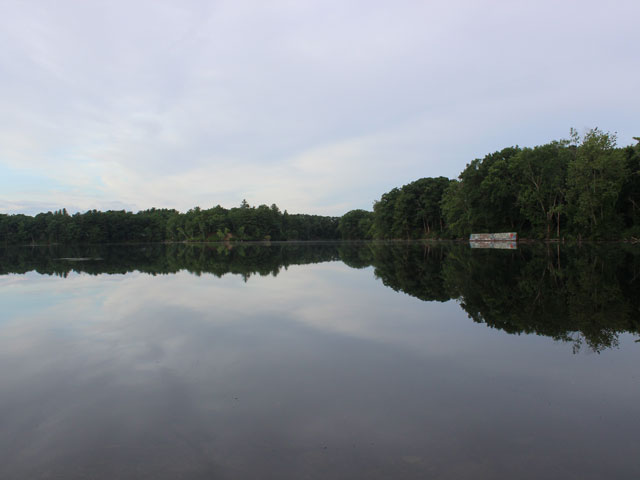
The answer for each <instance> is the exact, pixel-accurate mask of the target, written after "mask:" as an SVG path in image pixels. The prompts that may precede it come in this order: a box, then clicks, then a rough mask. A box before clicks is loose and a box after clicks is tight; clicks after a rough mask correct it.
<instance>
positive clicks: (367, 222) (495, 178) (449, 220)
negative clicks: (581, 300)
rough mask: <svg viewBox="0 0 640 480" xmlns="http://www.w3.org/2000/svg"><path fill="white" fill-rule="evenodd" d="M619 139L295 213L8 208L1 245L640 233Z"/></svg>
mask: <svg viewBox="0 0 640 480" xmlns="http://www.w3.org/2000/svg"><path fill="white" fill-rule="evenodd" d="M635 140H637V141H638V142H639V143H638V144H636V145H635V146H627V147H623V148H619V147H617V146H616V137H615V135H613V134H610V133H606V132H603V131H601V130H599V129H592V130H589V131H588V132H587V133H586V134H585V135H584V137H582V138H581V137H580V136H579V135H578V134H577V133H576V132H575V130H573V129H572V130H571V136H570V139H568V140H558V141H552V142H550V143H548V144H545V145H539V146H536V147H533V148H529V147H524V148H521V147H518V146H515V147H508V148H504V149H503V150H500V151H498V152H494V153H491V154H488V155H486V156H485V157H484V158H482V159H479V158H478V159H475V160H473V161H472V162H470V163H469V164H467V166H466V168H465V169H464V170H463V171H462V173H460V175H459V177H458V179H455V180H450V179H448V178H445V177H436V178H433V177H427V178H421V179H419V180H416V181H414V182H411V183H409V184H407V185H404V186H402V187H399V188H394V189H392V190H391V191H389V192H386V193H384V194H383V195H382V196H381V197H380V199H379V200H377V201H375V202H374V204H373V211H367V210H361V209H357V210H351V211H349V212H347V213H345V214H344V215H343V216H342V217H330V216H321V215H305V214H289V213H288V212H287V211H286V210H285V211H284V212H282V211H280V209H279V208H278V207H277V205H275V204H273V205H271V206H270V207H269V206H267V205H260V206H258V207H253V206H250V205H249V204H248V203H247V202H246V201H244V200H243V202H242V204H241V205H240V206H239V207H234V208H231V209H226V208H223V207H221V206H220V205H218V206H216V207H213V208H210V209H201V208H199V207H195V208H193V209H191V210H189V211H188V212H186V213H180V212H178V211H177V210H172V209H155V208H152V209H150V210H144V211H140V212H138V213H132V212H127V211H124V210H123V211H107V212H100V211H96V210H90V211H88V212H85V213H76V214H73V215H69V214H68V213H67V211H66V210H64V209H63V210H58V211H56V212H47V213H40V214H38V215H35V216H28V215H22V214H18V215H6V214H0V244H57V243H61V244H72V243H86V244H92V243H134V242H136V243H148V242H213V241H245V240H251V241H262V240H278V241H282V240H336V239H347V240H364V239H420V238H465V237H467V236H468V235H469V234H470V233H472V232H475V233H482V232H500V231H516V232H518V233H519V235H520V237H521V238H535V239H547V240H551V239H558V240H559V239H564V238H568V239H594V240H607V239H637V238H640V138H635Z"/></svg>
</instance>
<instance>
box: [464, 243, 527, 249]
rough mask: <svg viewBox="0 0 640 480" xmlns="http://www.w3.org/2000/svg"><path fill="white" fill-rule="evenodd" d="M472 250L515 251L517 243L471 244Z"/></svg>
mask: <svg viewBox="0 0 640 480" xmlns="http://www.w3.org/2000/svg"><path fill="white" fill-rule="evenodd" d="M469 246H470V247H471V248H495V249H498V250H515V249H517V248H518V243H517V242H469Z"/></svg>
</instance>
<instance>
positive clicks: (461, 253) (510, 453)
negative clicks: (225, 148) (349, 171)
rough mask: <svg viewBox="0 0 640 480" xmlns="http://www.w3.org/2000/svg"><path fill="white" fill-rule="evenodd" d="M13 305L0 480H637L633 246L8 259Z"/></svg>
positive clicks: (4, 310) (130, 251) (2, 279)
mask: <svg viewBox="0 0 640 480" xmlns="http://www.w3.org/2000/svg"><path fill="white" fill-rule="evenodd" d="M78 259H81V260H78ZM0 306H1V311H0V425H1V427H2V428H1V429H0V460H1V461H0V478H2V479H31V478H34V479H49V478H51V479H53V478H63V479H78V478H82V479H85V478H87V479H115V478H118V479H123V478H124V479H129V478H131V479H133V478H135V479H147V478H148V479H165V478H166V479H174V478H184V479H192V478H193V479H218V478H221V479H227V478H228V479H245V478H256V479H262V478H274V479H276V478H277V479H289V478H291V479H305V478H323V479H324V478H332V479H334V478H336V479H342V478H344V479H347V478H348V479H353V478H366V479H377V478H394V479H396V478H398V479H404V478H411V479H413V478H420V479H423V478H434V479H483V478H487V479H494V478H524V479H529V478H530V479H540V478H545V479H556V478H557V479H574V478H575V479H590V478H594V479H596V478H597V479H601V478H624V479H626V478H629V479H632V478H633V479H635V478H640V461H639V460H638V458H639V453H640V343H638V339H639V338H640V336H639V334H638V332H640V249H637V248H636V249H634V248H632V247H631V246H619V245H618V246H609V247H583V248H580V249H578V248H573V249H572V248H562V249H556V247H552V248H547V247H545V246H541V247H535V248H533V247H531V248H520V249H518V250H516V251H496V250H472V249H470V248H468V246H465V245H453V246H448V245H435V246H434V245H431V246H427V245H424V244H360V245H357V244H319V245H309V244H299V245H289V246H283V245H272V246H268V247H266V246H254V245H248V246H245V247H236V248H233V249H231V250H229V249H227V248H225V247H224V246H219V247H211V246H209V247H202V246H189V247H185V246H175V245H174V246H163V245H155V246H145V247H139V246H137V247H103V248H97V247H96V248H78V249H55V248H53V249H31V248H23V249H0Z"/></svg>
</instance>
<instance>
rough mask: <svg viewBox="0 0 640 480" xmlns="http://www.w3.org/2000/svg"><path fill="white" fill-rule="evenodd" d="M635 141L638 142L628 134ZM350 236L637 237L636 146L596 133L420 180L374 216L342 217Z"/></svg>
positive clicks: (508, 151) (515, 150) (513, 150)
mask: <svg viewBox="0 0 640 480" xmlns="http://www.w3.org/2000/svg"><path fill="white" fill-rule="evenodd" d="M634 139H635V140H636V141H638V142H640V138H637V137H634ZM341 222H343V223H344V224H345V225H346V226H347V230H348V232H349V236H350V237H352V238H357V237H360V238H363V237H364V238H381V239H382V238H404V239H417V238H428V237H441V238H461V237H462V238H464V237H467V236H468V235H469V234H470V233H483V232H484V233H486V232H501V231H502V232H504V231H515V232H518V233H519V234H520V236H521V237H526V238H536V239H548V240H549V239H561V238H565V237H567V238H572V239H583V238H584V239H595V240H605V239H622V238H627V239H628V238H636V239H637V238H638V237H640V143H638V144H636V145H635V146H628V147H624V148H618V147H616V137H615V135H613V134H610V133H606V132H603V131H601V130H599V129H592V130H589V131H588V132H587V133H586V134H585V135H584V137H583V138H580V136H579V135H578V134H577V133H576V131H575V130H573V129H572V130H571V138H570V139H568V140H559V141H553V142H550V143H548V144H545V145H539V146H537V147H533V148H528V147H525V148H520V147H518V146H515V147H508V148H505V149H503V150H500V151H498V152H494V153H491V154H488V155H486V156H485V157H484V158H482V159H475V160H473V161H472V162H471V163H469V164H467V166H466V168H465V169H464V170H463V171H462V173H460V176H459V177H458V179H456V180H449V179H447V178H444V177H438V178H422V179H420V180H416V181H414V182H412V183H409V184H408V185H404V186H403V187H401V188H394V189H393V190H391V191H389V192H387V193H385V194H383V195H382V197H381V198H380V199H379V200H378V201H376V202H375V203H374V206H373V212H366V211H363V210H353V211H351V212H348V213H347V214H346V215H345V216H344V217H342V219H341Z"/></svg>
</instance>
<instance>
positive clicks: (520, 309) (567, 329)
mask: <svg viewBox="0 0 640 480" xmlns="http://www.w3.org/2000/svg"><path fill="white" fill-rule="evenodd" d="M69 258H83V259H85V260H82V261H74V260H65V259H69ZM86 259H92V260H86ZM334 260H342V261H343V262H344V263H345V264H346V265H348V266H350V267H352V268H366V267H371V266H372V267H373V268H374V274H375V276H376V277H377V278H378V279H380V280H381V282H382V283H383V284H384V285H386V286H387V287H389V288H392V289H394V290H396V291H400V292H404V293H406V294H409V295H411V296H414V297H416V298H419V299H421V300H425V301H440V302H443V301H447V300H450V299H456V300H457V301H459V303H460V305H461V306H462V308H463V309H464V310H465V311H466V312H467V314H468V315H469V317H470V318H471V319H473V320H474V321H476V322H479V323H484V324H486V325H487V326H489V327H492V328H497V329H501V330H504V331H506V332H508V333H512V334H522V333H527V334H538V335H545V336H549V337H552V338H554V339H557V340H561V341H566V342H571V343H572V345H573V348H574V349H576V350H578V349H580V348H581V347H582V346H584V345H586V346H587V347H588V348H589V349H592V350H594V351H601V350H603V349H605V348H609V347H613V346H616V345H617V342H618V336H619V334H620V333H623V332H632V333H638V332H640V250H639V249H638V248H633V247H632V246H629V245H616V246H589V247H582V248H564V247H563V248H559V247H557V246H553V247H547V246H535V247H533V246H532V247H527V248H521V249H519V250H516V251H492V250H472V249H469V248H468V246H466V245H459V244H456V245H451V244H424V243H316V244H310V243H294V244H290V243H286V244H271V245H270V246H268V247H266V248H265V246H264V245H257V244H241V245H234V246H233V247H231V246H225V245H223V244H217V245H215V244H207V245H193V244H189V245H182V244H155V245H141V246H133V247H132V246H96V247H72V248H63V247H59V246H53V247H46V248H5V249H0V274H7V273H25V272H29V271H36V272H38V273H41V274H50V275H58V276H63V277H65V276H67V275H68V274H69V273H70V272H73V271H75V272H84V273H88V274H103V273H106V274H115V273H126V272H130V271H140V272H144V273H149V274H152V275H158V274H168V273H176V272H178V271H182V270H186V271H189V272H191V273H193V274H196V275H200V274H204V273H208V274H213V275H216V276H222V275H225V274H227V273H231V274H237V275H241V276H242V277H243V278H244V279H245V280H247V279H249V278H250V277H251V276H252V275H256V274H257V275H277V274H278V273H279V272H280V271H281V269H282V268H287V267H288V266H289V265H298V264H309V263H319V262H326V261H334Z"/></svg>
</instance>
